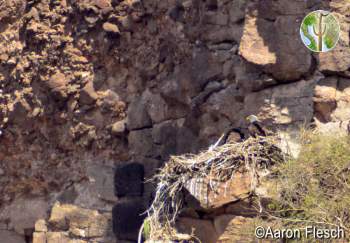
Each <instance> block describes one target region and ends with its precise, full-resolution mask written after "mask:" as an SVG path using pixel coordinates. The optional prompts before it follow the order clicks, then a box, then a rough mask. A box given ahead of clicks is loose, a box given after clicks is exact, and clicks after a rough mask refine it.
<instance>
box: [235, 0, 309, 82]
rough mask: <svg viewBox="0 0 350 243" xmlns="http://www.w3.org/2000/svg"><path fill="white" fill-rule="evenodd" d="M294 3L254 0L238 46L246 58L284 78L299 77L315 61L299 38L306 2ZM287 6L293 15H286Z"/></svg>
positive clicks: (248, 10) (306, 71) (250, 5)
mask: <svg viewBox="0 0 350 243" xmlns="http://www.w3.org/2000/svg"><path fill="white" fill-rule="evenodd" d="M283 2H284V3H286V1H283ZM293 5H294V4H293ZM293 5H290V4H289V5H283V4H279V3H278V2H277V1H254V2H252V3H251V4H249V6H248V8H247V13H246V19H245V25H244V31H243V36H242V39H241V42H240V47H239V53H240V55H242V57H243V58H245V59H246V60H247V61H248V62H251V63H253V64H257V65H259V66H261V67H262V68H263V69H264V70H265V71H266V72H268V73H271V74H272V76H273V77H274V78H275V79H277V80H281V81H285V80H298V79H300V78H301V77H302V76H303V75H305V74H307V73H308V72H309V71H310V69H311V64H312V61H311V55H310V52H309V51H308V50H307V48H305V46H303V44H302V42H301V41H300V37H299V27H300V21H301V20H302V18H303V12H302V11H301V10H302V8H303V7H305V6H304V5H305V3H302V2H301V1H300V2H296V3H295V5H296V7H295V6H294V7H293ZM287 6H289V7H291V8H292V9H288V8H287ZM284 8H287V9H288V11H290V12H292V13H293V15H289V14H288V15H287V14H286V12H288V11H287V10H286V9H284ZM282 13H283V14H286V15H282ZM286 26H288V28H286Z"/></svg>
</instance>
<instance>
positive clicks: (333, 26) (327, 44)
mask: <svg viewBox="0 0 350 243" xmlns="http://www.w3.org/2000/svg"><path fill="white" fill-rule="evenodd" d="M339 32H340V27H339V23H338V20H337V19H336V18H335V16H334V15H333V14H332V13H330V12H328V11H323V10H317V11H314V12H311V13H309V14H308V15H306V17H305V18H304V19H303V22H302V23H301V26H300V36H301V39H302V41H303V43H304V45H305V46H306V47H307V48H309V49H310V50H311V51H314V52H327V51H330V50H332V49H333V48H334V47H335V46H336V45H337V43H338V40H339Z"/></svg>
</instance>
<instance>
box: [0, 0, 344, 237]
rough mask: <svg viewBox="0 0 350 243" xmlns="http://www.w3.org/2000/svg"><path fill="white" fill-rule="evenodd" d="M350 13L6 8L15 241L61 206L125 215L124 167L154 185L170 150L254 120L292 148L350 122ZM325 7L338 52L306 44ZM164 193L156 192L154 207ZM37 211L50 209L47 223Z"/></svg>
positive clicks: (219, 2) (47, 5) (4, 218)
mask: <svg viewBox="0 0 350 243" xmlns="http://www.w3.org/2000/svg"><path fill="white" fill-rule="evenodd" d="M349 8H350V7H349V3H348V1H345V0H337V1H328V0H327V1H317V0H307V1H304V0H303V1H302V0H297V1H288V0H280V1H273V0H265V1H258V0H249V1H241V0H233V1H227V0H216V1H196V0H180V1H175V0H169V1H164V0H143V1H129V0H128V1H126V0H125V1H112V0H82V1H76V0H73V1H66V0H62V1H56V0H52V1H49V0H39V1H29V0H28V1H26V0H12V1H9V0H6V1H1V2H0V134H1V135H0V143H1V146H0V195H1V196H0V225H1V226H2V225H4V227H3V229H4V231H6V232H5V233H3V232H0V233H1V235H2V234H3V235H6V237H8V238H9V240H8V242H11V240H10V238H11V237H12V238H11V239H13V241H14V242H15V241H16V239H18V237H20V239H22V238H24V236H25V235H26V236H28V234H31V233H30V232H31V231H32V230H33V229H34V222H35V220H36V219H38V218H45V219H46V220H47V219H48V212H49V211H50V208H51V207H52V206H53V205H54V203H55V201H59V202H62V203H67V204H75V205H77V206H80V207H83V208H89V209H91V210H105V211H106V212H109V214H111V211H112V207H113V206H114V205H115V203H116V202H117V201H118V200H119V199H118V198H116V197H115V196H114V181H113V177H114V168H115V166H116V165H118V166H119V165H120V164H123V163H124V162H132V161H137V162H138V163H141V164H143V165H144V168H145V171H144V173H145V176H146V177H149V176H151V175H152V174H153V173H154V172H155V170H156V168H157V167H159V166H161V164H162V163H163V162H164V161H165V160H166V159H167V158H168V157H169V155H171V154H180V153H185V152H197V151H198V150H200V149H201V148H204V147H206V146H208V145H209V144H212V143H213V142H214V141H216V140H217V139H218V137H219V136H220V135H221V134H222V132H223V131H225V130H226V129H227V127H229V126H235V127H242V128H243V129H244V128H245V127H246V125H247V124H246V123H245V116H246V115H248V114H252V113H254V114H258V115H259V116H260V118H261V120H262V121H263V123H264V125H266V126H268V127H270V128H273V129H278V130H281V131H282V132H285V134H286V136H287V137H288V138H290V139H291V140H293V137H295V136H297V130H298V128H297V127H298V126H299V125H302V124H309V123H311V122H313V121H315V124H316V125H317V126H319V127H321V128H325V129H327V130H328V131H329V130H334V129H339V127H341V128H344V127H346V124H347V122H348V121H349V120H350V117H349V114H350V104H349V99H348V97H349V90H348V89H349V88H348V87H349V86H350V83H349V80H350V79H349V78H350V75H349V67H350V66H349V65H350V53H349V29H350V24H349V23H350V19H349V15H348V11H349ZM316 9H326V10H331V11H333V12H336V15H337V18H338V20H339V22H340V23H341V31H342V32H341V39H340V41H339V44H338V46H337V47H336V48H335V49H334V50H333V51H332V52H330V53H324V54H312V53H310V52H309V51H308V50H307V49H306V47H304V46H303V45H302V43H301V41H300V39H299V36H298V26H299V24H300V21H301V20H302V18H303V16H305V14H306V13H308V12H310V11H312V10H316ZM286 26H288V27H286ZM333 94H334V95H333ZM151 194H152V185H146V186H145V190H144V193H143V195H142V196H141V198H142V199H143V200H141V201H142V203H143V204H148V203H149V201H150V199H151ZM23 202H25V203H24V204H23ZM26 202H28V204H26ZM32 202H38V205H42V207H40V208H35V210H37V209H38V210H39V211H38V213H37V214H33V213H32V212H31V210H32V209H31V208H30V206H28V205H30V204H31V203H32ZM22 215H28V217H26V220H22V219H21V217H22ZM78 229H79V228H78ZM62 230H63V229H62ZM64 231H65V230H64ZM65 232H66V231H65ZM18 234H19V235H20V236H19V235H18ZM38 234H39V233H38ZM39 235H40V234H39ZM4 237H5V236H4ZM38 237H39V236H38ZM40 237H42V236H40ZM46 237H47V239H53V240H54V239H56V241H57V239H59V238H60V237H61V238H64V237H67V236H66V233H59V232H56V231H55V232H51V233H48V234H47V236H46ZM17 241H18V240H17ZM19 242H20V241H19Z"/></svg>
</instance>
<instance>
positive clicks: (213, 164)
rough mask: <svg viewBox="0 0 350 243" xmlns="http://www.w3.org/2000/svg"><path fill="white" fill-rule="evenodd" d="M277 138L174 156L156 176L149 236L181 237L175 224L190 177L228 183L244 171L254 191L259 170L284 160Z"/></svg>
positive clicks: (250, 139)
mask: <svg viewBox="0 0 350 243" xmlns="http://www.w3.org/2000/svg"><path fill="white" fill-rule="evenodd" d="M277 141H278V140H277V138H276V137H272V136H269V137H257V138H253V137H250V138H248V139H246V140H244V141H242V142H238V143H227V144H224V145H222V146H217V147H214V148H213V147H211V148H209V149H208V150H206V151H202V152H200V153H199V154H185V155H181V156H172V157H171V158H170V159H169V161H168V162H167V163H166V164H165V166H164V167H163V168H162V169H161V170H160V171H159V173H158V174H156V175H155V176H154V178H153V179H154V180H155V181H156V182H157V188H156V193H155V198H154V200H153V203H152V205H151V206H150V208H149V209H148V211H147V213H148V219H147V220H148V221H149V223H150V228H151V229H150V238H151V239H153V240H157V239H163V240H174V239H178V238H179V237H177V236H179V234H177V232H176V230H175V229H174V224H175V220H176V218H177V215H178V214H179V212H180V210H181V209H182V205H183V193H182V190H183V188H184V185H185V183H186V181H188V180H189V179H192V178H210V179H215V180H216V181H222V182H225V181H228V180H230V179H231V178H232V175H233V174H234V172H235V171H238V170H240V171H242V170H245V171H248V172H249V173H251V175H252V178H253V180H252V182H251V189H252V190H251V191H252V193H253V192H254V189H255V187H256V186H257V184H258V181H259V175H258V171H259V170H264V169H268V168H269V167H271V166H273V165H274V164H277V163H281V162H283V161H284V159H285V158H284V157H285V156H284V154H283V153H282V151H281V150H280V149H279V148H278V147H277V146H276V144H277ZM209 184H210V183H209ZM178 240H181V239H178ZM187 240H188V239H187Z"/></svg>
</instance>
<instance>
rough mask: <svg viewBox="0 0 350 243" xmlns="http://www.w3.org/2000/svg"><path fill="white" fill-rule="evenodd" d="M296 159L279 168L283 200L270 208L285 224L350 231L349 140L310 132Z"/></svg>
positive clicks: (278, 179)
mask: <svg viewBox="0 0 350 243" xmlns="http://www.w3.org/2000/svg"><path fill="white" fill-rule="evenodd" d="M301 143H302V150H301V152H300V155H299V157H298V158H297V159H290V160H289V161H287V162H286V163H284V164H281V165H280V166H279V168H278V173H277V176H276V179H277V181H278V187H279V188H278V190H279V192H280V198H279V199H278V200H277V201H275V202H273V203H271V204H270V205H269V207H268V209H267V210H268V211H269V214H270V215H271V217H273V218H277V219H282V220H283V221H284V222H285V223H286V224H296V225H299V226H300V225H310V224H315V225H324V226H329V227H330V226H333V227H334V226H340V227H342V228H343V229H345V230H346V231H348V232H349V229H350V213H349V208H350V137H349V136H339V135H320V134H312V133H307V134H306V135H305V136H303V139H302V141H301Z"/></svg>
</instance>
